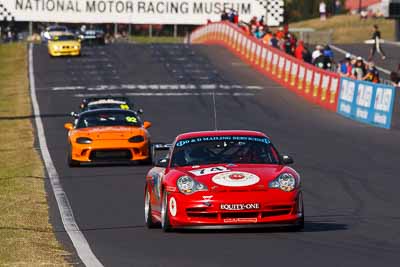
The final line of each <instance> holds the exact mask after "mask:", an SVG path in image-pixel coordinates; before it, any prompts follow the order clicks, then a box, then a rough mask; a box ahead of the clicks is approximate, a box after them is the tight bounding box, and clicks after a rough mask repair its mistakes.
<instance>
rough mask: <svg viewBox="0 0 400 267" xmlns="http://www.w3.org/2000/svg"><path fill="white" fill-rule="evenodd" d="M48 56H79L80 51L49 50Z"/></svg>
mask: <svg viewBox="0 0 400 267" xmlns="http://www.w3.org/2000/svg"><path fill="white" fill-rule="evenodd" d="M49 54H50V55H51V56H53V57H60V56H79V55H80V54H81V50H80V49H65V50H49Z"/></svg>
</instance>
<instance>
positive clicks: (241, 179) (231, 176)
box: [212, 172, 260, 187]
mask: <svg viewBox="0 0 400 267" xmlns="http://www.w3.org/2000/svg"><path fill="white" fill-rule="evenodd" d="M212 181H213V182H214V183H215V184H217V185H223V186H231V187H239V186H249V185H254V184H256V183H258V182H259V181H260V177H258V176H257V175H255V174H252V173H248V172H224V173H219V174H217V175H215V176H214V177H213V178H212Z"/></svg>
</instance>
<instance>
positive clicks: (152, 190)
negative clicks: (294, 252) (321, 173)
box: [144, 131, 304, 231]
mask: <svg viewBox="0 0 400 267" xmlns="http://www.w3.org/2000/svg"><path fill="white" fill-rule="evenodd" d="M161 148H165V147H161ZM156 149H157V148H156ZM291 163H293V160H292V158H291V157H289V156H283V155H280V154H279V153H278V151H277V150H276V149H275V147H274V146H273V145H272V143H271V141H270V139H269V138H268V137H267V136H266V135H265V134H263V133H260V132H254V131H208V132H192V133H186V134H182V135H179V136H178V137H176V139H175V141H174V143H173V144H172V145H171V148H170V150H169V153H168V155H167V157H166V158H162V159H161V160H159V161H157V163H156V166H155V167H153V168H152V169H151V170H150V171H149V172H148V174H147V175H146V185H145V194H144V195H145V206H144V211H145V223H146V225H147V226H148V227H149V228H153V227H156V226H159V225H161V227H162V228H163V230H164V231H170V230H173V229H176V228H189V229H191V228H240V227H265V226H286V227H289V229H291V230H301V229H303V227H304V208H303V197H302V192H301V189H300V176H299V174H298V173H297V172H296V171H295V170H294V169H292V168H290V167H288V166H287V165H288V164H291Z"/></svg>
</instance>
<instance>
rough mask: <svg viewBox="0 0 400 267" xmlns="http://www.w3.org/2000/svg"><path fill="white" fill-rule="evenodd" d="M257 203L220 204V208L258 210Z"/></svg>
mask: <svg viewBox="0 0 400 267" xmlns="http://www.w3.org/2000/svg"><path fill="white" fill-rule="evenodd" d="M259 208H260V204H259V203H246V204H221V205H220V209H221V210H258V209H259Z"/></svg>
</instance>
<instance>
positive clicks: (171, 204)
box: [169, 197, 178, 217]
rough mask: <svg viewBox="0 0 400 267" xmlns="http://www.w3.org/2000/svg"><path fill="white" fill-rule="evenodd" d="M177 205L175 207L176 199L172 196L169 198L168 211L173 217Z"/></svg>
mask: <svg viewBox="0 0 400 267" xmlns="http://www.w3.org/2000/svg"><path fill="white" fill-rule="evenodd" d="M177 210H178V209H177V207H176V200H175V198H174V197H171V198H170V199H169V212H170V213H171V215H172V216H173V217H175V216H176V212H177Z"/></svg>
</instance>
